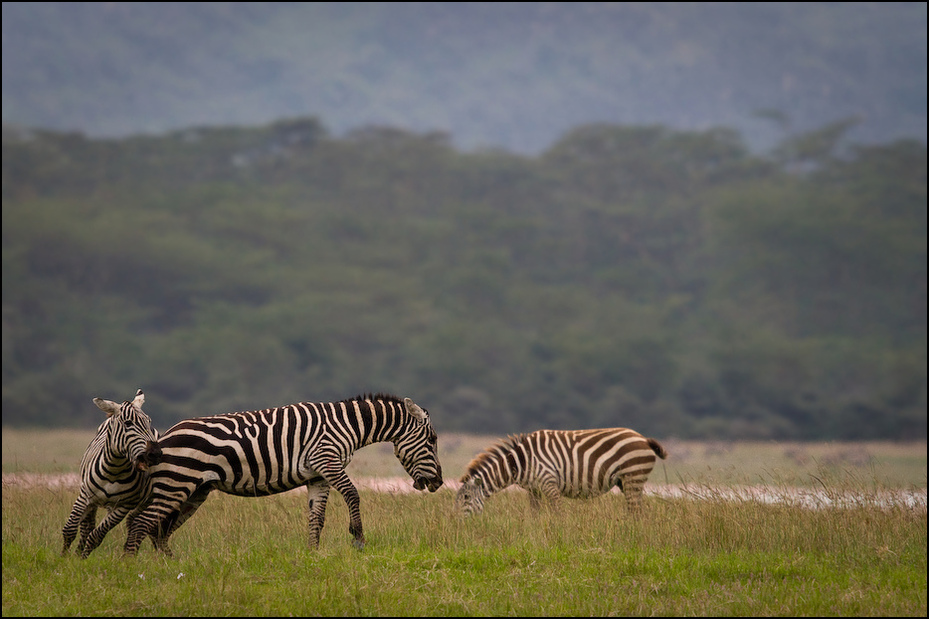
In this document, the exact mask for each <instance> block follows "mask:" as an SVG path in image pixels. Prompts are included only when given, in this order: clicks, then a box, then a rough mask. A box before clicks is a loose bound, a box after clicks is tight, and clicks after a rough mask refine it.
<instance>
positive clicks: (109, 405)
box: [94, 398, 119, 417]
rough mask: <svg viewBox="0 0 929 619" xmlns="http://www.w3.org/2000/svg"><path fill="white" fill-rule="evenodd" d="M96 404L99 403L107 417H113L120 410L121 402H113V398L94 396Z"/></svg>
mask: <svg viewBox="0 0 929 619" xmlns="http://www.w3.org/2000/svg"><path fill="white" fill-rule="evenodd" d="M94 404H96V405H97V408H99V409H100V410H102V411H103V412H104V413H106V416H107V417H112V416H113V415H115V414H116V413H118V412H119V404H117V403H116V402H113V401H112V400H104V399H103V398H94Z"/></svg>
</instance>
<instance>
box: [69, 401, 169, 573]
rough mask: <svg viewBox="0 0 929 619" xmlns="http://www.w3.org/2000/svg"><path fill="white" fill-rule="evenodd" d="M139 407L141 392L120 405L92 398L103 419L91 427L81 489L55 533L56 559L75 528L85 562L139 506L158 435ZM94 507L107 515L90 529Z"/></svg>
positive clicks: (95, 517)
mask: <svg viewBox="0 0 929 619" xmlns="http://www.w3.org/2000/svg"><path fill="white" fill-rule="evenodd" d="M144 402H145V394H144V393H142V390H141V389H139V390H138V392H136V396H135V398H133V399H132V400H127V401H125V402H123V403H122V404H121V405H120V404H117V403H116V402H112V401H110V400H104V399H102V398H94V404H96V405H97V408H99V409H100V410H102V411H103V412H105V413H106V414H107V419H106V421H104V422H103V423H102V424H100V427H99V428H97V434H96V436H94V438H93V439H92V440H91V441H90V445H88V446H87V451H85V452H84V457H83V458H81V489H80V493H79V494H78V497H77V500H75V501H74V506H73V507H72V508H71V514H70V515H69V516H68V521H67V522H66V523H65V526H64V528H63V529H62V530H61V534H62V537H63V538H64V544H63V546H62V548H61V554H62V555H66V554H68V549H69V548H70V547H71V543H72V542H73V541H74V538H75V537H76V536H77V532H78V528H80V532H81V538H80V540H79V541H78V543H77V549H78V552H79V553H80V555H81V558H86V557H87V556H88V555H89V554H90V553H91V551H93V549H94V548H96V547H97V546H98V545H100V542H102V541H103V538H104V537H105V536H106V534H107V533H108V532H109V531H110V529H112V528H113V527H115V526H116V525H118V524H119V523H120V522H122V520H123V518H125V517H126V516H127V515H128V514H129V513H130V512H131V511H132V510H133V509H135V508H136V507H137V506H138V505H139V504H140V503H141V502H142V500H143V498H144V496H145V471H146V469H148V468H149V467H150V466H151V465H153V464H155V463H156V462H157V461H158V458H159V456H160V450H159V449H158V445H157V443H156V441H157V440H158V431H157V430H155V429H154V428H153V427H152V420H151V419H150V418H149V416H148V415H146V414H145V413H144V412H143V411H142V404H143V403H144ZM98 507H106V508H107V510H108V511H109V513H108V514H107V516H106V518H104V519H103V520H102V521H101V522H100V524H99V525H98V526H96V520H97V508H98ZM130 522H131V518H130Z"/></svg>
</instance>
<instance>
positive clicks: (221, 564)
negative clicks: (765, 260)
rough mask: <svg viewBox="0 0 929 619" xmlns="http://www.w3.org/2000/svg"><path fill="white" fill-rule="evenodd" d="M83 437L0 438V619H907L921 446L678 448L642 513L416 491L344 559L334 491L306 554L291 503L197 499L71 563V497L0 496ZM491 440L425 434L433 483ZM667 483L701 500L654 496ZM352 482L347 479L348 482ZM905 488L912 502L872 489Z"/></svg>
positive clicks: (65, 457)
mask: <svg viewBox="0 0 929 619" xmlns="http://www.w3.org/2000/svg"><path fill="white" fill-rule="evenodd" d="M89 438H90V433H74V432H65V431H56V432H48V431H24V430H8V429H6V428H4V430H3V473H4V486H3V615H4V616H24V615H25V616H35V615H52V616H70V615H105V616H109V615H120V616H122V615H132V616H135V615H155V616H159V615H185V616H225V615H243V616H266V615H269V616H287V615H324V616H332V615H350V616H382V615H391V616H422V615H433V616H435V615H439V616H487V615H533V616H540V615H576V616H584V615H598V616H612V615H626V616H629V615H634V616H640V615H676V616H682V615H698V616H738V615H786V616H811V615H815V616H824V615H833V616H834V615H887V616H926V610H927V606H926V575H927V570H926V554H927V552H926V545H927V536H926V530H927V519H926V509H925V494H924V493H925V488H926V443H925V442H917V443H860V444H850V443H815V444H799V443H798V444H784V443H754V444H750V443H745V444H743V443H734V444H722V443H712V444H711V443H696V442H685V441H672V440H667V441H664V443H665V446H666V447H667V449H668V451H669V452H670V453H671V456H670V457H669V459H668V460H667V461H665V462H662V463H660V464H659V465H658V467H657V468H656V469H655V471H654V472H653V474H652V477H651V478H650V480H649V484H648V485H647V486H646V488H647V490H652V492H651V493H650V494H648V495H647V496H646V499H645V510H644V513H643V514H642V515H641V516H639V517H630V515H629V514H628V513H627V512H626V508H625V500H624V498H623V497H622V495H621V494H610V495H607V496H604V497H601V498H599V499H593V500H589V501H569V502H565V503H564V505H563V506H562V508H561V509H559V510H543V511H540V512H533V511H531V510H530V509H529V506H528V501H527V500H526V497H525V495H524V493H523V492H521V491H514V492H504V493H501V494H499V495H496V496H494V497H492V498H490V499H488V501H487V508H486V510H485V512H484V514H483V515H482V516H480V517H474V518H469V519H462V518H458V517H457V516H456V515H455V514H454V512H453V509H452V502H453V498H454V493H453V491H452V490H451V488H449V487H445V488H442V489H440V490H439V491H438V492H436V493H435V494H431V495H430V494H420V493H406V492H375V491H373V490H366V489H363V490H362V491H361V497H362V518H363V519H364V524H365V533H366V536H367V539H368V545H367V546H366V548H365V550H364V551H363V552H357V551H355V550H354V549H353V548H352V545H351V538H350V536H349V534H348V530H347V528H348V515H347V510H346V509H345V504H344V502H343V501H342V500H341V497H339V496H338V494H336V493H333V498H332V500H331V501H330V505H329V511H328V516H327V521H326V527H325V529H324V531H323V534H322V541H321V545H320V549H319V550H318V551H316V550H309V549H308V548H307V547H306V505H305V501H304V495H303V493H302V492H301V491H293V492H289V493H285V494H282V495H277V496H273V497H265V498H261V499H243V498H239V497H230V496H226V495H222V494H214V495H212V496H211V497H210V499H209V500H208V501H207V502H206V504H204V506H203V507H202V508H201V509H200V510H199V511H198V513H197V515H196V516H194V518H192V519H191V520H190V522H188V523H187V524H186V525H185V526H184V527H182V528H181V529H180V530H179V531H178V532H177V533H176V534H175V535H174V536H173V537H172V539H171V544H172V547H173V549H174V551H175V558H173V559H169V558H166V557H164V556H162V555H160V554H158V553H156V552H155V551H154V550H153V549H152V546H151V544H150V543H148V542H146V543H145V545H144V546H143V547H142V550H141V551H140V553H139V555H138V556H136V557H134V558H124V557H122V556H121V548H122V543H123V542H124V541H125V526H124V525H120V526H119V527H117V528H116V529H115V530H114V531H113V532H111V533H110V535H109V536H108V537H107V539H106V540H104V543H103V544H102V545H101V547H100V548H98V549H97V550H96V551H95V552H94V553H93V554H92V555H91V556H90V558H88V559H87V560H83V561H82V560H80V559H79V558H77V557H76V556H74V555H73V554H71V555H69V556H66V557H61V556H60V554H59V551H60V546H61V533H60V530H61V527H62V525H63V524H64V521H65V520H66V519H67V515H68V512H69V511H70V507H71V503H72V502H73V500H74V498H75V497H76V495H77V490H76V487H73V486H69V485H67V484H65V485H49V484H42V483H38V484H24V483H18V482H12V481H8V480H12V479H13V478H12V477H11V475H15V474H20V475H21V474H25V473H41V474H44V475H46V476H48V479H55V476H57V475H61V474H68V473H74V472H76V471H77V468H78V463H79V460H80V455H81V454H82V453H83V449H84V447H85V446H86V443H87V441H88V440H89ZM492 440H493V437H486V436H485V437H474V436H467V435H447V436H440V456H441V458H442V462H443V467H444V469H445V471H444V472H445V478H446V480H447V481H448V482H450V483H449V484H448V486H453V485H454V484H453V482H454V480H455V479H457V477H458V476H460V474H461V472H462V471H463V468H464V466H465V465H466V464H467V462H468V460H469V459H470V457H471V456H473V455H474V453H476V452H477V451H479V450H480V449H481V448H483V447H485V446H486V445H487V444H488V443H489V442H490V441H492ZM386 447H389V446H384V445H373V446H370V447H367V448H365V449H363V450H361V451H360V452H358V454H357V455H356V458H355V460H354V461H353V462H352V464H351V466H350V474H351V475H352V477H353V478H355V479H357V480H364V479H366V478H370V477H374V476H377V477H399V476H401V475H402V471H401V470H400V469H399V464H397V463H396V462H395V460H394V459H393V455H392V453H391V451H390V449H387V448H386ZM668 484H676V485H678V486H683V487H685V488H700V489H703V492H702V493H700V497H701V498H700V499H699V500H698V499H696V498H693V496H691V495H686V494H685V495H684V496H683V497H682V498H665V497H664V496H663V495H662V494H660V493H656V492H654V491H655V490H660V489H661V488H662V487H664V486H666V485H668ZM359 485H361V484H359ZM735 486H756V487H757V486H763V487H766V488H768V489H769V490H771V491H772V492H773V493H774V494H777V493H779V492H783V493H784V494H785V496H786V495H787V494H789V492H791V491H792V489H795V488H797V487H806V488H816V489H819V490H822V491H826V492H831V493H834V494H839V493H855V494H856V495H857V496H859V497H861V500H859V501H857V502H856V503H855V504H854V505H852V506H843V507H832V508H826V509H806V508H802V507H797V506H795V505H791V504H790V503H789V502H785V503H779V502H774V503H765V502H761V501H755V500H750V499H742V500H734V501H733V500H729V499H728V498H726V497H725V495H724V492H722V489H725V488H729V487H735ZM883 490H887V491H889V490H910V491H912V490H921V491H922V492H923V494H922V496H923V499H922V505H921V507H915V508H914V507H912V506H911V505H909V504H906V503H905V502H903V501H895V500H891V501H890V502H886V501H883V500H882V501H879V500H877V499H876V498H875V497H876V496H878V492H877V491H883Z"/></svg>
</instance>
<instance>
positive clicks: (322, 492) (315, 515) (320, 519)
mask: <svg viewBox="0 0 929 619" xmlns="http://www.w3.org/2000/svg"><path fill="white" fill-rule="evenodd" d="M306 490H307V494H308V495H309V498H308V499H307V506H308V507H309V512H310V520H309V529H310V548H311V549H315V548H319V536H320V534H321V533H322V532H323V525H324V524H326V503H327V502H328V501H329V484H328V483H326V480H325V479H319V480H318V481H315V482H310V483H308V484H307V485H306Z"/></svg>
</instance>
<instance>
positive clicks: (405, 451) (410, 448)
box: [393, 398, 442, 492]
mask: <svg viewBox="0 0 929 619" xmlns="http://www.w3.org/2000/svg"><path fill="white" fill-rule="evenodd" d="M403 407H404V408H405V409H406V412H407V413H408V414H409V415H410V416H411V417H413V419H411V420H410V422H409V423H408V424H407V425H406V431H405V432H403V433H402V434H401V435H399V436H397V437H396V438H394V439H393V444H394V455H395V456H397V459H398V460H400V463H401V464H402V465H403V468H404V469H405V470H406V472H407V473H408V474H409V475H410V477H412V478H413V488H415V489H416V490H425V489H427V488H428V489H429V492H435V491H436V490H438V489H439V488H440V487H441V486H442V465H441V464H439V453H438V443H439V439H438V436H437V435H436V433H435V429H434V428H433V427H432V423H430V422H429V413H428V412H427V411H426V409H424V408H421V407H420V406H418V405H417V404H416V403H415V402H413V400H411V399H410V398H404V399H403Z"/></svg>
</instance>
